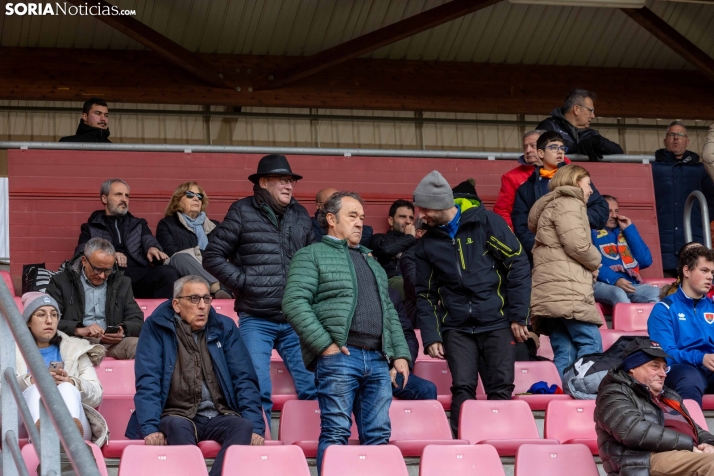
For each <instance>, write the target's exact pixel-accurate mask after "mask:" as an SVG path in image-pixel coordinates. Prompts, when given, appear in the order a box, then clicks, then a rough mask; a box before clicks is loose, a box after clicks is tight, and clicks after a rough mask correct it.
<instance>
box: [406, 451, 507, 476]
mask: <svg viewBox="0 0 714 476" xmlns="http://www.w3.org/2000/svg"><path fill="white" fill-rule="evenodd" d="M476 468H478V470H476ZM457 475H463V476H470V475H488V476H504V472H503V466H502V465H501V458H499V456H498V453H497V452H496V449H495V448H494V447H493V446H491V445H429V446H427V447H426V448H424V453H422V455H421V462H420V463H419V476H457Z"/></svg>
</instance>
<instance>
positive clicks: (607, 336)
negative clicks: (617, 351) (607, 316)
mask: <svg viewBox="0 0 714 476" xmlns="http://www.w3.org/2000/svg"><path fill="white" fill-rule="evenodd" d="M622 336H638V337H647V331H621V330H617V329H603V328H602V327H601V328H600V337H601V338H602V350H603V351H606V350H607V349H609V348H610V347H612V344H614V343H615V342H617V339H619V338H620V337H622Z"/></svg>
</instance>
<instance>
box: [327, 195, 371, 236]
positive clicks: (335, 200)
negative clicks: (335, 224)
mask: <svg viewBox="0 0 714 476" xmlns="http://www.w3.org/2000/svg"><path fill="white" fill-rule="evenodd" d="M344 197H349V198H354V199H355V200H357V201H358V202H359V203H360V204H362V206H364V201H362V197H360V196H359V195H358V194H357V192H337V193H333V194H332V195H330V198H329V199H327V201H326V202H325V203H324V204H323V205H322V208H321V209H320V214H319V215H318V216H317V221H318V222H319V223H320V227H321V228H322V229H323V230H327V229H328V228H329V226H328V225H327V214H328V213H332V214H333V215H335V218H336V219H337V220H338V221H339V218H337V214H338V213H340V210H341V209H342V199H343V198H344Z"/></svg>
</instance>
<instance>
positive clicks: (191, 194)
mask: <svg viewBox="0 0 714 476" xmlns="http://www.w3.org/2000/svg"><path fill="white" fill-rule="evenodd" d="M184 193H185V194H186V197H188V198H193V197H198V199H199V200H201V201H203V194H202V193H201V192H198V193H196V192H192V191H191V190H186V192H184Z"/></svg>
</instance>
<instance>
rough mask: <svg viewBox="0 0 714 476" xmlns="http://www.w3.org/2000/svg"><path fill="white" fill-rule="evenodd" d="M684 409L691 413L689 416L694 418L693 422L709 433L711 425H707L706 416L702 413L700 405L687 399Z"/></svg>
mask: <svg viewBox="0 0 714 476" xmlns="http://www.w3.org/2000/svg"><path fill="white" fill-rule="evenodd" d="M683 403H684V407H685V408H686V409H687V411H688V412H689V416H690V417H692V420H694V423H696V424H697V425H699V426H700V427H702V429H704V430H707V431H709V425H707V419H706V417H705V416H704V412H703V411H702V409H701V407H700V406H699V404H698V403H697V402H696V401H695V400H692V399H690V398H687V399H686V400H684V402H683Z"/></svg>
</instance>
